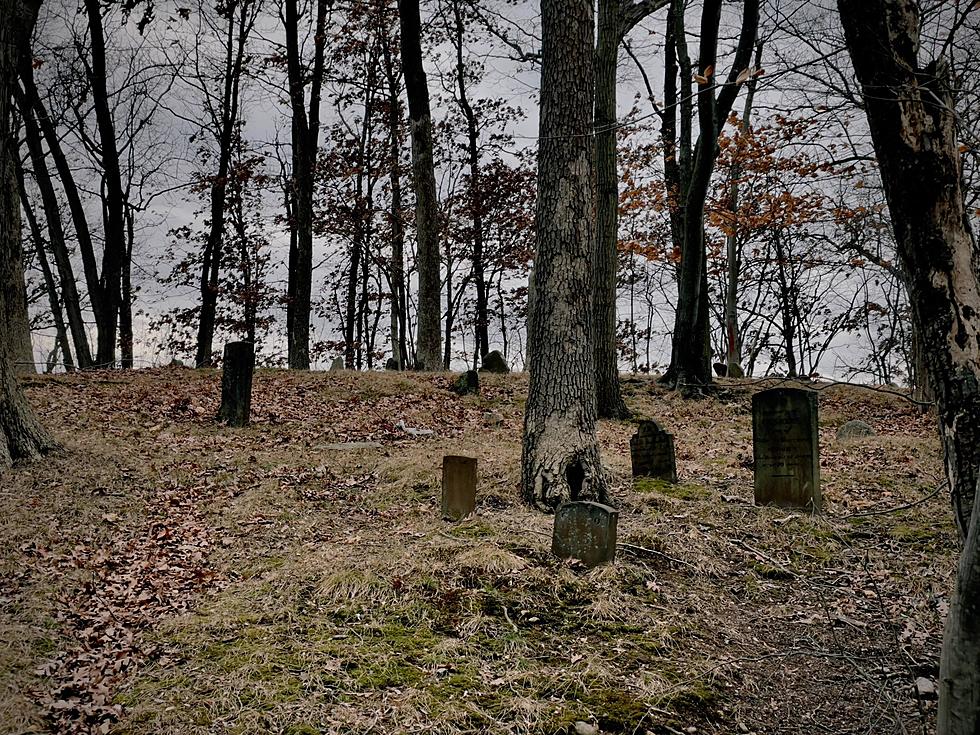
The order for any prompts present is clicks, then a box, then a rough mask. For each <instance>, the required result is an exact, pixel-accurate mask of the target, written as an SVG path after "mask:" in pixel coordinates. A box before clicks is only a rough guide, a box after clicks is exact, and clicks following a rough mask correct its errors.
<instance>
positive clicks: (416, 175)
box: [398, 0, 442, 370]
mask: <svg viewBox="0 0 980 735" xmlns="http://www.w3.org/2000/svg"><path fill="white" fill-rule="evenodd" d="M398 10H399V13H398V17H399V21H400V24H401V42H402V70H403V74H404V76H405V91H406V92H407V94H408V116H409V125H410V131H411V135H412V183H413V185H414V188H415V230H416V242H417V243H418V256H417V258H416V260H417V263H418V274H419V297H418V318H417V321H418V339H417V345H416V351H417V354H418V364H417V365H416V367H417V368H418V369H419V370H440V369H441V368H442V354H441V352H442V350H441V346H442V336H441V334H440V323H439V322H440V316H441V314H442V310H441V309H440V304H439V301H440V298H439V296H440V294H439V291H440V286H441V283H440V277H439V211H438V210H439V202H438V199H437V197H436V174H435V162H434V160H433V147H432V114H431V112H430V111H429V88H428V85H427V84H426V79H425V68H424V67H423V66H422V21H421V19H420V17H419V0H398Z"/></svg>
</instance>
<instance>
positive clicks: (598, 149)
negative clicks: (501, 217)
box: [594, 0, 629, 419]
mask: <svg viewBox="0 0 980 735" xmlns="http://www.w3.org/2000/svg"><path fill="white" fill-rule="evenodd" d="M620 6H621V0H599V19H598V26H599V27H598V40H597V43H596V50H595V85H596V86H595V131H596V132H595V168H596V196H597V201H596V204H597V209H596V251H597V252H596V255H595V282H596V289H595V309H594V318H595V363H596V400H597V411H598V415H599V418H607V419H624V418H627V417H628V416H629V409H627V408H626V403H625V402H624V401H623V397H622V394H621V392H620V389H619V346H618V343H617V340H616V295H617V288H616V286H617V283H618V281H619V279H618V272H619V252H618V247H617V246H618V244H619V231H618V223H619V172H618V170H617V166H616V142H617V137H618V136H617V132H618V131H617V130H616V120H617V117H616V68H617V65H618V61H619V44H620V41H621V40H622V37H623V34H622V32H621V27H622V21H621V18H620Z"/></svg>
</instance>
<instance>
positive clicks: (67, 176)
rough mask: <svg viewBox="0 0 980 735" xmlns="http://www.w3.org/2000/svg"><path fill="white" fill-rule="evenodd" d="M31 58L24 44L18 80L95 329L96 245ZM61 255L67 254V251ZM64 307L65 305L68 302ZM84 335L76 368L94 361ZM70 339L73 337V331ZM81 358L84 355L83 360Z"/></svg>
mask: <svg viewBox="0 0 980 735" xmlns="http://www.w3.org/2000/svg"><path fill="white" fill-rule="evenodd" d="M32 61H33V57H32V55H31V53H30V50H29V46H26V45H25V46H24V47H22V50H21V56H20V60H19V73H20V79H21V82H22V83H23V85H24V94H25V95H26V96H27V100H28V102H29V103H30V104H31V107H32V108H33V109H34V114H35V116H36V119H37V123H38V126H39V127H40V128H41V133H42V134H43V136H44V142H45V143H47V146H48V155H49V156H50V157H51V160H52V161H53V162H54V165H55V169H56V170H57V172H58V180H59V181H60V182H61V188H62V190H63V191H64V193H65V200H66V201H67V202H68V210H69V212H70V213H71V218H72V225H73V227H74V229H75V238H76V240H77V241H78V252H79V255H80V256H81V259H82V272H83V273H84V275H85V286H86V289H87V291H88V298H89V303H90V304H91V306H92V316H93V317H94V319H95V326H96V330H97V332H98V331H100V330H102V329H103V328H104V325H105V324H106V321H107V319H106V315H105V314H106V307H105V299H104V296H103V288H102V283H101V280H100V278H99V267H98V264H97V263H96V258H95V248H94V246H93V244H92V233H91V231H90V230H89V226H88V219H87V217H86V215H85V205H84V204H83V203H82V197H81V193H80V192H79V189H78V185H77V184H76V183H75V176H74V174H73V172H72V168H71V165H70V164H69V162H68V158H67V157H66V156H65V153H64V151H63V150H62V148H61V140H60V139H59V138H58V133H57V130H56V129H55V126H54V124H53V123H52V122H51V118H50V116H49V115H48V111H47V109H46V108H45V106H44V103H43V102H42V100H41V96H40V94H39V93H38V89H37V85H36V84H35V83H34V67H33V64H32ZM45 209H47V205H45ZM51 246H52V248H55V247H56V246H57V243H56V242H55V241H54V240H53V239H52V242H51ZM54 254H55V257H56V262H57V259H58V258H59V257H61V256H60V255H59V253H58V251H57V250H56V251H55V253H54ZM63 255H64V256H65V257H67V250H66V251H65V252H64V253H63ZM58 270H59V279H60V280H61V281H62V290H63V293H64V289H65V288H66V286H65V279H64V276H63V275H62V273H61V270H62V266H61V265H60V264H59V265H58ZM71 281H72V283H74V277H72V279H71ZM76 293H77V290H76ZM65 306H66V308H68V304H67V302H66V304H65ZM83 336H84V337H85V340H84V341H85V345H84V351H81V350H80V349H79V348H80V347H81V346H82V344H81V341H78V340H76V345H75V349H76V353H77V354H78V355H79V367H83V368H85V367H91V366H92V365H93V364H94V362H95V361H94V360H93V359H92V354H91V350H90V349H89V347H88V337H87V333H83ZM73 339H75V337H74V333H73ZM83 358H85V359H84V361H83Z"/></svg>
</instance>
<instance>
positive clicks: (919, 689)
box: [915, 676, 939, 699]
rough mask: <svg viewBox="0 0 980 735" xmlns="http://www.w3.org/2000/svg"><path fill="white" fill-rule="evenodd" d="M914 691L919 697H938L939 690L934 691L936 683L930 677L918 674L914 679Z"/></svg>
mask: <svg viewBox="0 0 980 735" xmlns="http://www.w3.org/2000/svg"><path fill="white" fill-rule="evenodd" d="M915 693H916V694H917V695H918V696H919V699H939V692H937V691H936V684H935V683H934V682H933V680H932V679H928V678H926V677H925V676H920V677H919V678H918V679H916V680H915Z"/></svg>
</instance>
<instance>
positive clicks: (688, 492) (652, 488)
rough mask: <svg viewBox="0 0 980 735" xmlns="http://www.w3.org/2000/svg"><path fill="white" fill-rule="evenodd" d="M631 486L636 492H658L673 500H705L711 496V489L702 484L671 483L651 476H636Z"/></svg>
mask: <svg viewBox="0 0 980 735" xmlns="http://www.w3.org/2000/svg"><path fill="white" fill-rule="evenodd" d="M633 487H634V489H635V490H636V491H637V492H638V493H658V494H660V495H666V496H667V497H669V498H674V499H675V500H706V499H708V498H710V497H711V491H710V490H708V488H706V487H704V486H703V485H695V484H691V483H678V484H673V483H670V482H667V481H666V480H658V479H655V478H652V477H637V478H636V479H635V480H634V481H633Z"/></svg>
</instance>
